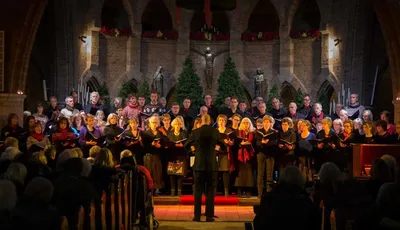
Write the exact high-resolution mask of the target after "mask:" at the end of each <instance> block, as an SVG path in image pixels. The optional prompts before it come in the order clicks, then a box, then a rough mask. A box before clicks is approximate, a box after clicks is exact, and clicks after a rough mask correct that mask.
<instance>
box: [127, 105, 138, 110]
mask: <svg viewBox="0 0 400 230" xmlns="http://www.w3.org/2000/svg"><path fill="white" fill-rule="evenodd" d="M128 106H129V108H131V109H138V107H139V104H136V105H128Z"/></svg>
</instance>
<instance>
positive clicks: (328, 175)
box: [319, 162, 340, 183]
mask: <svg viewBox="0 0 400 230" xmlns="http://www.w3.org/2000/svg"><path fill="white" fill-rule="evenodd" d="M339 175H340V169H339V167H337V165H335V164H334V163H332V162H326V163H324V164H323V165H322V166H321V169H320V170H319V178H320V181H321V183H326V182H332V181H335V180H337V179H338V178H339Z"/></svg>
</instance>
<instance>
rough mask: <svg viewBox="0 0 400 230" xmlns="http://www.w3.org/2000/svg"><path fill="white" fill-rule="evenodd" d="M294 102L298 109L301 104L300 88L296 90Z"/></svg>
mask: <svg viewBox="0 0 400 230" xmlns="http://www.w3.org/2000/svg"><path fill="white" fill-rule="evenodd" d="M295 102H296V104H297V107H300V106H301V105H302V104H303V92H302V91H301V89H300V88H299V89H298V90H297V94H296V101H295Z"/></svg>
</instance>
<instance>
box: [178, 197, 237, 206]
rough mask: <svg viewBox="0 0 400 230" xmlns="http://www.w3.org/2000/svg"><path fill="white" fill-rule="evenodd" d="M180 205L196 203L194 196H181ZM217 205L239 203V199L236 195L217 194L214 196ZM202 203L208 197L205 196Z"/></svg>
mask: <svg viewBox="0 0 400 230" xmlns="http://www.w3.org/2000/svg"><path fill="white" fill-rule="evenodd" d="M179 202H180V205H194V196H191V195H188V196H181V197H180V200H179ZM214 202H215V205H239V199H238V198H237V197H236V196H229V197H225V196H216V197H215V198H214ZM201 203H202V204H203V205H205V203H206V198H205V197H204V196H203V197H202V201H201Z"/></svg>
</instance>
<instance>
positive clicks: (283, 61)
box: [279, 26, 294, 82]
mask: <svg viewBox="0 0 400 230" xmlns="http://www.w3.org/2000/svg"><path fill="white" fill-rule="evenodd" d="M279 36H280V54H279V56H280V62H279V78H280V80H281V82H283V81H287V82H291V81H292V78H293V77H292V74H293V67H294V54H293V51H294V44H293V41H292V39H291V38H290V36H289V27H288V26H281V28H280V31H279Z"/></svg>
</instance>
